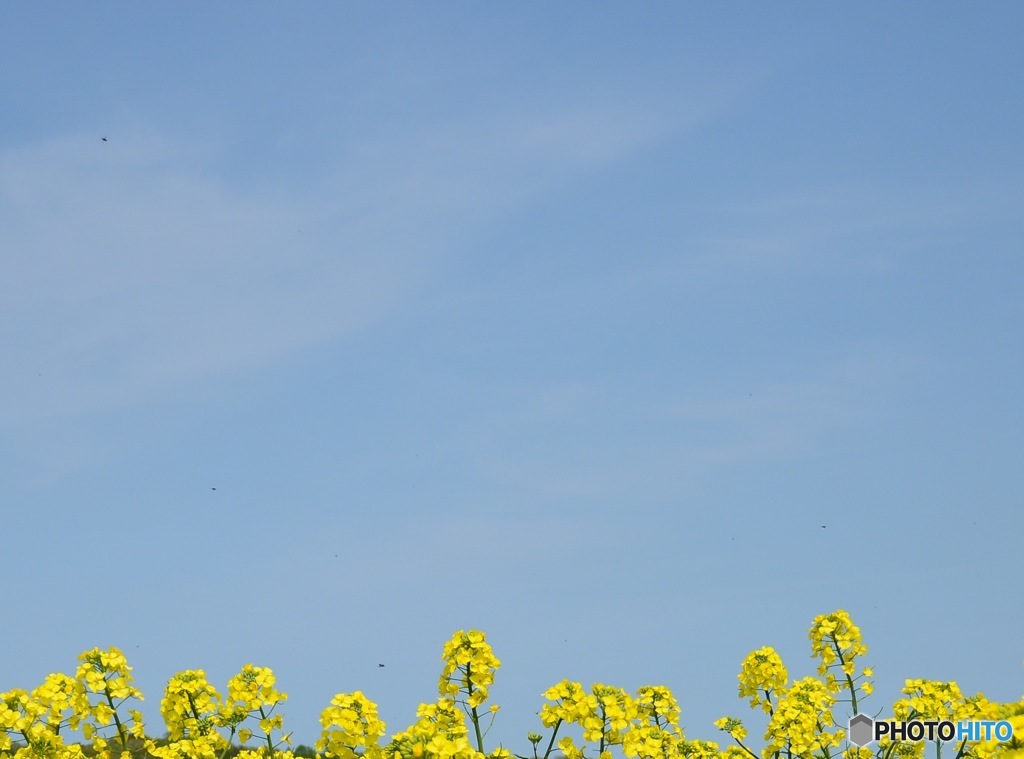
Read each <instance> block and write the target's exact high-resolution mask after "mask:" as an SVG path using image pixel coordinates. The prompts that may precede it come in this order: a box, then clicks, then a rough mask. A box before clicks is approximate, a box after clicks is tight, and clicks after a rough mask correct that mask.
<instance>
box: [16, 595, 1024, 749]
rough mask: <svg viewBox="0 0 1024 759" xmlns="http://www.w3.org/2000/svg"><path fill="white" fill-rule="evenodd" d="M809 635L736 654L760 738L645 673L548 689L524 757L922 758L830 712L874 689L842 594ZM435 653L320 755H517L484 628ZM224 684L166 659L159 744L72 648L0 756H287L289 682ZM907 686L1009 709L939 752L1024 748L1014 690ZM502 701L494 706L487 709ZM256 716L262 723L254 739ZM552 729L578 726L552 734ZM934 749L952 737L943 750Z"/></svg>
mask: <svg viewBox="0 0 1024 759" xmlns="http://www.w3.org/2000/svg"><path fill="white" fill-rule="evenodd" d="M809 638H810V640H811V652H812V656H813V657H814V658H816V659H818V662H819V663H818V666H817V673H816V676H811V677H805V678H803V679H801V680H797V681H795V682H793V683H792V684H790V681H789V673H788V672H787V670H786V667H785V666H784V665H783V662H782V659H781V658H780V657H779V655H778V654H777V653H776V651H775V650H774V649H772V648H770V647H764V648H760V649H758V650H756V651H753V652H751V653H750V654H749V655H748V656H747V657H746V658H745V659H744V660H743V663H742V666H741V671H740V674H739V677H738V679H739V696H740V698H742V699H745V700H747V701H748V702H749V704H750V706H751V708H753V709H758V710H760V711H763V712H764V713H765V714H766V715H767V726H766V728H765V731H764V743H763V744H762V747H761V749H760V751H757V750H756V749H755V748H750V747H748V746H747V745H746V741H747V739H748V730H747V728H746V727H745V726H744V724H743V723H742V722H741V721H740V720H739V719H738V718H736V717H733V716H727V717H722V718H721V719H719V720H717V721H716V722H715V723H714V724H715V726H716V727H717V728H718V729H719V730H720V731H722V732H725V733H726V734H728V735H729V737H730V738H731V740H732V744H733V745H729V746H726V747H724V748H723V747H720V746H719V745H718V744H717V743H714V742H710V741H703V740H689V739H687V738H686V736H685V734H684V731H683V729H682V727H681V725H680V709H679V704H678V702H677V701H676V699H675V697H674V696H673V694H672V692H671V691H670V690H669V689H668V688H666V687H664V686H652V685H647V686H644V687H642V688H639V689H638V690H637V691H636V693H635V695H630V694H629V693H628V692H626V691H625V690H623V689H621V688H618V687H616V686H613V685H608V684H603V683H596V684H594V685H592V686H591V687H590V688H589V689H586V688H584V687H583V685H582V684H580V683H578V682H573V681H569V680H562V681H561V682H559V683H557V684H556V685H554V686H552V687H551V688H549V689H547V690H546V691H545V692H544V694H543V695H544V697H545V699H546V703H544V704H543V705H542V707H541V709H540V711H539V712H538V714H539V717H540V721H541V724H542V725H543V726H544V727H545V728H547V729H548V730H550V736H549V738H548V740H547V743H546V750H544V752H543V753H542V754H541V753H539V752H538V748H539V747H540V746H541V743H542V741H544V740H545V739H544V737H543V736H542V735H541V734H539V733H532V732H531V733H530V734H529V736H528V740H529V742H530V743H531V744H532V745H533V757H532V759H615V752H617V753H618V755H619V756H621V757H623V759H840V757H842V759H923V756H924V754H925V750H926V748H927V746H926V745H925V744H924V743H920V742H919V743H912V742H909V741H903V742H887V741H884V740H883V741H881V742H880V743H879V744H876V745H872V746H868V747H863V748H857V747H854V746H851V745H849V744H848V743H845V734H844V731H843V730H841V729H837V727H836V717H835V716H834V714H833V712H834V710H835V709H836V707H837V704H839V703H849V704H850V705H851V708H852V713H853V714H856V713H857V712H858V708H859V706H858V697H860V698H861V699H862V698H864V697H866V696H869V695H870V694H871V682H870V679H871V678H872V677H873V672H872V670H871V668H870V667H862V665H861V662H860V660H861V657H863V656H864V654H865V653H866V651H867V648H866V646H865V645H864V642H863V640H862V637H861V633H860V630H859V629H858V628H857V627H856V625H854V624H853V621H852V620H851V619H850V616H849V615H848V614H847V613H846V612H844V611H842V610H839V611H836V612H833V613H832V614H828V615H822V616H819V617H816V618H815V620H814V623H813V625H812V626H811V629H810V632H809ZM442 661H443V662H444V664H443V668H442V672H441V676H440V679H439V688H438V689H439V695H440V697H439V699H438V700H437V701H436V702H435V703H430V704H423V705H421V706H420V707H419V709H418V710H417V716H416V721H415V722H414V723H413V724H412V725H411V726H410V727H409V728H408V729H406V730H404V731H402V732H399V733H397V734H395V735H394V736H392V737H391V738H390V739H389V740H388V741H387V742H386V744H384V745H382V741H383V739H384V735H385V731H386V726H385V724H384V722H383V721H382V720H381V719H380V718H379V716H378V709H377V705H376V704H375V703H374V702H373V701H371V700H370V699H369V698H367V697H366V696H365V695H364V694H363V693H362V692H360V691H355V692H353V693H347V694H344V693H339V694H338V695H336V696H335V697H334V698H333V699H332V700H331V702H330V705H329V706H328V707H327V708H326V709H324V711H323V712H322V714H321V717H320V722H321V728H322V732H321V735H320V737H319V739H318V740H317V743H316V748H317V751H318V752H319V754H320V756H321V757H323V759H527V758H526V757H519V756H518V755H513V754H511V753H510V752H509V751H508V750H507V749H504V748H498V749H496V750H493V751H491V752H490V753H489V754H488V753H485V751H484V747H483V742H484V736H485V735H486V734H487V731H486V730H484V729H482V728H483V726H482V724H481V723H482V720H481V714H480V708H481V707H482V706H483V705H484V704H485V703H486V701H487V700H488V697H489V694H490V688H491V686H492V685H493V683H494V678H495V673H496V671H497V670H498V668H499V667H500V664H501V663H500V661H499V660H498V659H497V657H495V655H494V652H493V651H492V650H491V647H490V645H489V644H488V643H487V641H486V638H485V636H484V634H483V633H482V632H480V631H477V630H469V631H459V632H457V633H455V635H454V636H453V637H452V638H451V640H449V641H448V643H446V644H445V646H444V651H443V656H442ZM221 693H222V692H218V690H217V689H216V688H214V687H213V685H212V684H211V683H210V682H209V681H208V679H207V677H206V674H205V673H204V672H203V670H198V669H196V670H186V671H183V672H179V673H177V674H176V675H174V677H172V678H171V679H170V681H169V682H168V684H167V688H166V690H165V692H164V696H163V699H162V700H161V702H160V713H161V715H162V717H163V720H164V722H165V724H166V726H167V735H166V739H164V740H162V741H160V742H159V745H157V743H156V742H154V741H153V740H151V739H149V738H147V737H146V734H145V730H144V726H143V722H142V716H141V714H140V713H139V711H138V710H137V709H135V708H133V707H134V705H135V704H134V703H133V702H134V701H138V700H141V699H142V694H141V693H140V692H139V691H138V690H137V689H136V688H135V686H134V684H133V680H132V677H131V668H130V667H129V666H128V664H127V661H126V660H125V657H124V655H123V653H122V652H121V651H119V650H118V649H116V648H110V649H98V648H97V649H92V650H91V651H87V652H85V653H83V654H82V655H81V656H80V657H79V664H78V667H77V669H76V671H75V675H74V677H70V676H68V675H64V674H60V673H57V674H52V675H50V676H48V677H47V678H46V679H45V680H44V681H43V683H42V684H41V685H39V686H38V687H37V688H36V689H35V690H32V691H25V690H17V689H16V690H9V691H6V692H3V693H0V759H225V757H226V756H227V754H228V752H229V751H238V753H237V759H295V757H294V755H293V754H292V752H291V751H290V750H287V749H285V748H284V747H285V746H286V745H288V744H289V741H290V736H288V735H281V734H280V733H281V732H282V731H283V729H284V727H283V715H282V714H281V713H280V706H281V705H282V704H283V703H284V702H285V701H286V699H287V695H286V694H284V693H282V692H280V691H279V690H278V689H277V684H276V679H275V676H274V673H273V671H272V670H270V669H269V668H266V667H257V666H253V665H251V664H247V665H246V666H245V667H243V668H242V670H241V672H239V673H238V674H237V675H236V676H234V677H233V678H231V680H230V681H229V682H228V684H227V689H226V691H223V694H224V695H221ZM844 696H847V697H846V698H844ZM902 696H903V697H902V698H900V699H899V700H898V701H897V702H896V703H895V704H894V705H893V718H894V719H897V720H904V721H907V720H912V719H921V720H951V721H953V722H958V721H961V720H969V719H986V720H993V719H994V720H998V719H1006V720H1009V721H1010V722H1011V724H1012V725H1013V727H1014V735H1015V737H1014V739H1013V740H1011V741H1009V742H1003V743H1000V742H997V741H992V740H990V741H974V742H970V743H967V742H965V743H963V744H959V745H955V746H953V747H952V748H947V749H943V748H942V747H941V746H939V745H936V753H935V757H936V759H1024V699H1022V700H1021V701H1020V702H1018V703H1014V704H996V703H993V702H991V701H989V700H987V699H986V698H985V697H984V696H983V695H981V694H977V695H975V696H970V697H968V696H964V694H963V693H962V692H961V691H960V689H959V687H958V686H957V685H956V683H951V682H935V681H929V680H908V681H906V685H905V687H904V689H903V691H902ZM497 710H498V707H497V706H491V707H490V719H491V720H492V722H493V720H494V715H495V713H496V712H497ZM484 715H485V716H486V715H487V710H486V709H485V710H484ZM849 716H852V714H851V715H849ZM253 723H255V724H253ZM76 730H77V731H80V733H81V735H83V736H85V738H86V740H87V741H89V742H91V745H86V746H83V745H80V744H78V743H73V742H71V741H70V740H69V738H68V734H69V733H70V732H73V731H76ZM254 730H257V731H258V732H259V733H260V738H259V742H258V744H257V747H255V748H253V747H250V746H248V743H249V741H250V740H251V739H253V738H254V733H253V731H254ZM560 730H564V731H566V732H569V731H574V732H575V735H559V732H560ZM580 738H582V740H580ZM236 739H237V742H240V743H241V744H242V746H241V747H240V748H241V750H240V751H239V747H238V746H237V745H234V744H235V743H236ZM943 750H946V751H949V754H948V755H946V756H945V757H943V755H942V753H941V752H942V751H943ZM553 752H554V754H553ZM559 754H560V755H561V756H559Z"/></svg>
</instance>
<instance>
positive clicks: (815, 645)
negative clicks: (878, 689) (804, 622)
mask: <svg viewBox="0 0 1024 759" xmlns="http://www.w3.org/2000/svg"><path fill="white" fill-rule="evenodd" d="M808 637H809V638H810V639H811V656H812V657H815V658H817V659H819V660H820V663H819V664H818V674H819V675H821V676H823V677H824V678H825V686H826V687H827V688H828V689H829V691H830V692H831V693H835V694H839V693H841V692H842V691H843V690H846V691H849V694H850V699H849V700H850V703H851V704H852V708H853V713H854V714H857V713H858V711H859V710H858V706H857V692H858V690H859V691H860V693H861V694H862V695H864V696H869V695H871V692H872V691H873V689H874V684H873V683H872V682H871V681H870V678H871V677H873V676H874V672H873V670H872V669H871V668H870V667H865V668H864V669H863V670H862V671H861V673H860V675H857V674H856V671H857V663H856V659H857V657H860V656H863V655H864V654H866V653H867V651H868V648H867V646H865V645H864V639H863V637H862V636H861V633H860V628H859V627H857V626H856V625H855V624H854V623H853V620H851V619H850V615H849V614H848V613H847V612H845V611H843V610H842V609H840V610H838V611H835V612H833V613H831V614H821V615H819V616H817V617H815V618H814V623H813V624H812V625H811V629H810V632H808Z"/></svg>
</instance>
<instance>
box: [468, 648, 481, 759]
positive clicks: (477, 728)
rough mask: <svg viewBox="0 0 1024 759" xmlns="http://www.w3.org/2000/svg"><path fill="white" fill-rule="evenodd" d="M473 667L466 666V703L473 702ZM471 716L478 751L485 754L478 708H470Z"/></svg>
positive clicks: (470, 665)
mask: <svg viewBox="0 0 1024 759" xmlns="http://www.w3.org/2000/svg"><path fill="white" fill-rule="evenodd" d="M472 673H473V665H472V664H467V665H466V703H469V702H470V701H472V700H473V678H472ZM469 715H470V717H471V718H472V719H473V729H474V730H475V731H476V750H477V751H479V752H480V753H481V754H482V753H484V736H483V733H481V732H480V715H478V714H477V713H476V707H475V706H471V707H470V708H469Z"/></svg>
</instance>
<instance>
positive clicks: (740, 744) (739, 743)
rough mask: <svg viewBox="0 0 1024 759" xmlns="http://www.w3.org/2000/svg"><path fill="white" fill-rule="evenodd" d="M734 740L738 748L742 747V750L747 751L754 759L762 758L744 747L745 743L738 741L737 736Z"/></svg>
mask: <svg viewBox="0 0 1024 759" xmlns="http://www.w3.org/2000/svg"><path fill="white" fill-rule="evenodd" d="M733 740H734V741H736V744H737V745H738V746H739V747H740V748H741V749H743V750H744V751H746V752H747V753H748V754H750V755H751V756H752V757H753V759H761V757H759V756H758V755H757V754H755V753H754V752H753V751H751V750H750V749H749V748H747V747H746V746H744V745H743V741H741V740H739V739H738V738H736V737H735V736H733Z"/></svg>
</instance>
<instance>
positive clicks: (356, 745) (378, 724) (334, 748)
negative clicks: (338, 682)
mask: <svg viewBox="0 0 1024 759" xmlns="http://www.w3.org/2000/svg"><path fill="white" fill-rule="evenodd" d="M320 725H321V727H322V728H323V732H322V733H321V734H320V739H319V740H318V741H317V744H316V749H317V751H322V752H323V753H324V754H325V755H326V756H327V757H328V759H356V757H358V756H364V757H366V759H381V757H382V754H383V752H382V751H381V748H380V746H379V745H378V744H379V741H380V738H381V737H382V736H383V735H384V731H385V729H386V726H385V724H384V722H382V721H381V720H380V718H379V717H378V716H377V705H376V704H375V703H373V702H372V701H370V699H368V698H367V697H366V696H364V695H363V694H362V692H361V691H356V692H355V693H339V694H338V695H336V696H335V697H334V698H332V699H331V705H330V706H328V707H327V708H326V709H324V710H323V712H322V713H321V715H320ZM360 751H361V752H362V753H361V754H360V753H359V752H360Z"/></svg>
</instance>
